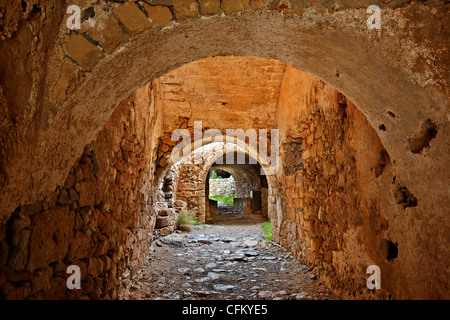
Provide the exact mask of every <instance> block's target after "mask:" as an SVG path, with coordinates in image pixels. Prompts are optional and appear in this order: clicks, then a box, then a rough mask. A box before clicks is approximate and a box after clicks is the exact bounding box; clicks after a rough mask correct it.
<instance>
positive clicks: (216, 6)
mask: <svg viewBox="0 0 450 320" xmlns="http://www.w3.org/2000/svg"><path fill="white" fill-rule="evenodd" d="M199 4H200V14H201V15H202V16H213V15H216V14H218V13H219V10H220V0H199Z"/></svg>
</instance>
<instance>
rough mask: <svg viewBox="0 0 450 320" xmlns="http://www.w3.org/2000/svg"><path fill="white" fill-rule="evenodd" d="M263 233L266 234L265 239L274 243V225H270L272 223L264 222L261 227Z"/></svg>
mask: <svg viewBox="0 0 450 320" xmlns="http://www.w3.org/2000/svg"><path fill="white" fill-rule="evenodd" d="M261 227H262V229H263V232H264V234H265V239H266V240H268V241H274V240H273V235H272V225H271V224H270V222H264V223H263V224H262V225H261Z"/></svg>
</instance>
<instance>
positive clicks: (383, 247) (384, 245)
mask: <svg viewBox="0 0 450 320" xmlns="http://www.w3.org/2000/svg"><path fill="white" fill-rule="evenodd" d="M380 251H381V253H382V254H383V257H384V258H385V259H386V260H387V261H392V260H394V259H396V258H397V256H398V248H397V246H396V245H395V244H394V243H393V242H392V241H390V240H387V239H382V240H381V241H380Z"/></svg>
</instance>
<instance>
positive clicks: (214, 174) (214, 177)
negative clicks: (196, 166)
mask: <svg viewBox="0 0 450 320" xmlns="http://www.w3.org/2000/svg"><path fill="white" fill-rule="evenodd" d="M209 178H210V179H222V177H221V176H219V175H217V172H216V171H214V170H212V171H211V175H210V176H209Z"/></svg>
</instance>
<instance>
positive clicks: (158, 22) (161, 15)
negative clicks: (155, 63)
mask: <svg viewBox="0 0 450 320" xmlns="http://www.w3.org/2000/svg"><path fill="white" fill-rule="evenodd" d="M144 9H145V10H146V11H147V13H148V17H149V18H150V20H152V24H153V25H154V26H156V27H167V26H170V25H171V24H172V20H173V16H172V12H170V9H169V8H168V7H164V6H149V5H148V4H144ZM166 151H168V150H166ZM166 151H164V152H166Z"/></svg>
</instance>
